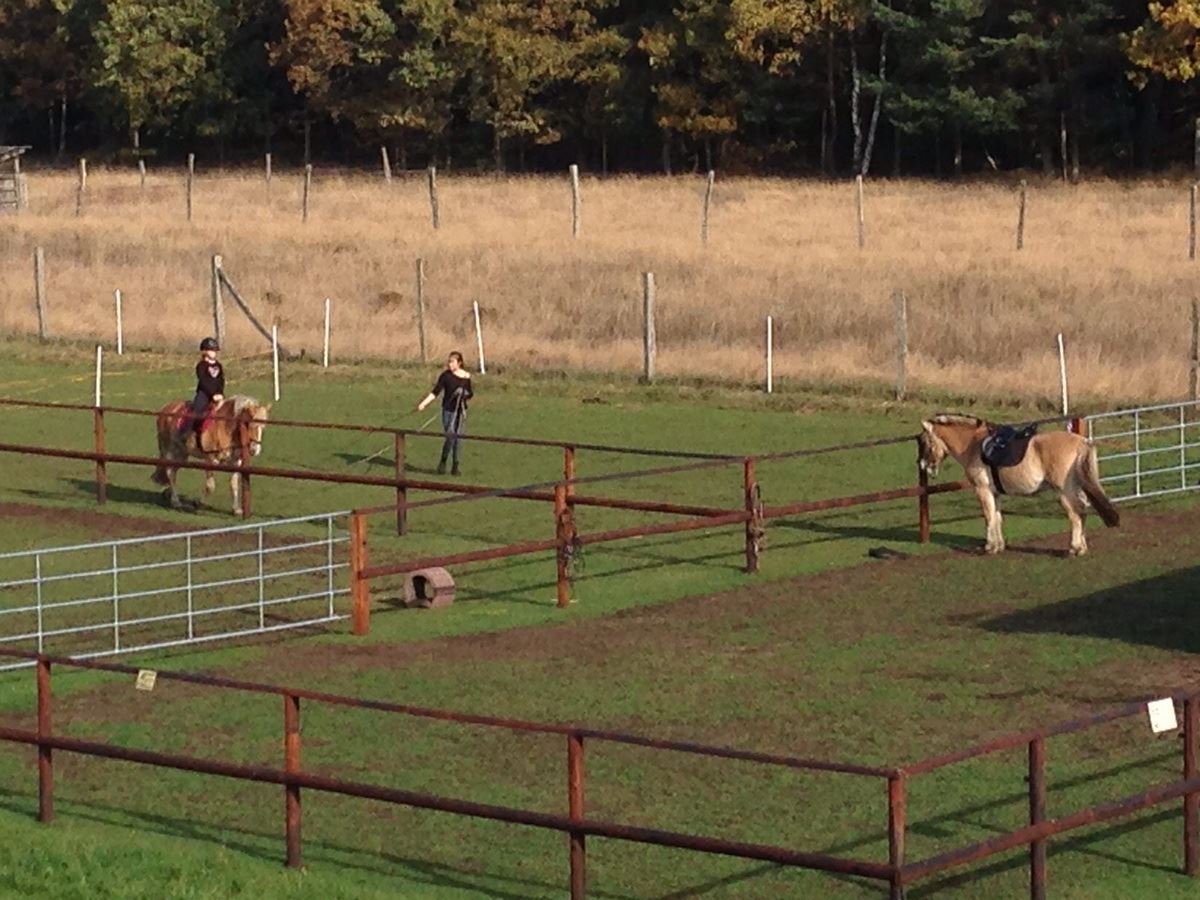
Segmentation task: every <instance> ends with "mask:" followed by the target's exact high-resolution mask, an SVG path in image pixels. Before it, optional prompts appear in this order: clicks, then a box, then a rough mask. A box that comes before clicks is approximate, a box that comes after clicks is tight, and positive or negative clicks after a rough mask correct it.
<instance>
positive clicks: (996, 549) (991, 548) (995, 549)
mask: <svg viewBox="0 0 1200 900" xmlns="http://www.w3.org/2000/svg"><path fill="white" fill-rule="evenodd" d="M1003 550H1004V545H1003V544H987V545H986V546H985V547H984V548H983V552H984V553H986V554H988V555H989V556H995V555H996V554H997V553H1000V552H1002V551H1003Z"/></svg>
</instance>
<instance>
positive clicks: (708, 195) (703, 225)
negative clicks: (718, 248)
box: [700, 169, 717, 245]
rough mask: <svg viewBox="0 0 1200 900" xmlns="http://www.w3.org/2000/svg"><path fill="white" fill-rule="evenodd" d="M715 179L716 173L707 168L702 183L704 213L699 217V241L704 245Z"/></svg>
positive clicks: (706, 241) (706, 239)
mask: <svg viewBox="0 0 1200 900" xmlns="http://www.w3.org/2000/svg"><path fill="white" fill-rule="evenodd" d="M716 179H717V173H716V172H714V171H713V170H712V169H709V170H708V178H707V180H706V181H705V185H704V213H703V215H702V216H701V218H700V242H701V243H702V244H706V245H707V244H708V209H709V207H710V206H711V205H712V195H713V182H715V181H716Z"/></svg>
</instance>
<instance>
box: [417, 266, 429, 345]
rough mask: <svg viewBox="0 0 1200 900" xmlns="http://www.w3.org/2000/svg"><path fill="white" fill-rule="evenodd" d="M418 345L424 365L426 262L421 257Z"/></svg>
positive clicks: (418, 280)
mask: <svg viewBox="0 0 1200 900" xmlns="http://www.w3.org/2000/svg"><path fill="white" fill-rule="evenodd" d="M417 343H418V344H419V345H420V348H421V363H422V365H424V364H425V363H426V362H427V361H428V357H427V356H426V350H425V260H423V259H421V258H420V257H417Z"/></svg>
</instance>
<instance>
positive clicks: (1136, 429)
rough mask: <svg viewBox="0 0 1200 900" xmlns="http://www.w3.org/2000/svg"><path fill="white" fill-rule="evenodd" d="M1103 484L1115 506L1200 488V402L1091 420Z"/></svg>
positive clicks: (1119, 412) (1097, 416) (1109, 414)
mask: <svg viewBox="0 0 1200 900" xmlns="http://www.w3.org/2000/svg"><path fill="white" fill-rule="evenodd" d="M1085 421H1086V422H1087V437H1088V439H1089V440H1091V441H1093V442H1094V443H1095V444H1096V450H1097V459H1098V460H1099V463H1100V476H1101V477H1100V481H1101V483H1102V484H1103V485H1104V489H1105V491H1106V492H1107V493H1108V495H1109V497H1110V498H1111V499H1112V500H1113V501H1114V502H1116V501H1121V500H1135V499H1139V498H1143V497H1158V496H1162V495H1164V494H1177V493H1181V492H1183V491H1194V490H1197V489H1198V488H1200V401H1195V400H1190V401H1182V402H1179V403H1164V404H1160V405H1157V406H1142V407H1138V408H1137V409H1122V410H1116V411H1114V412H1106V413H1097V414H1095V415H1091V416H1087V417H1086V419H1085Z"/></svg>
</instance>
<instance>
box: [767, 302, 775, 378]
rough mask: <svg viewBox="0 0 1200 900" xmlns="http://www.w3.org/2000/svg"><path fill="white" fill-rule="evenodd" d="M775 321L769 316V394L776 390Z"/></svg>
mask: <svg viewBox="0 0 1200 900" xmlns="http://www.w3.org/2000/svg"><path fill="white" fill-rule="evenodd" d="M773 325H774V320H773V319H772V318H771V316H767V393H768V394H770V393H771V392H772V391H774V390H775V340H774V335H773V334H772V331H773Z"/></svg>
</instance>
